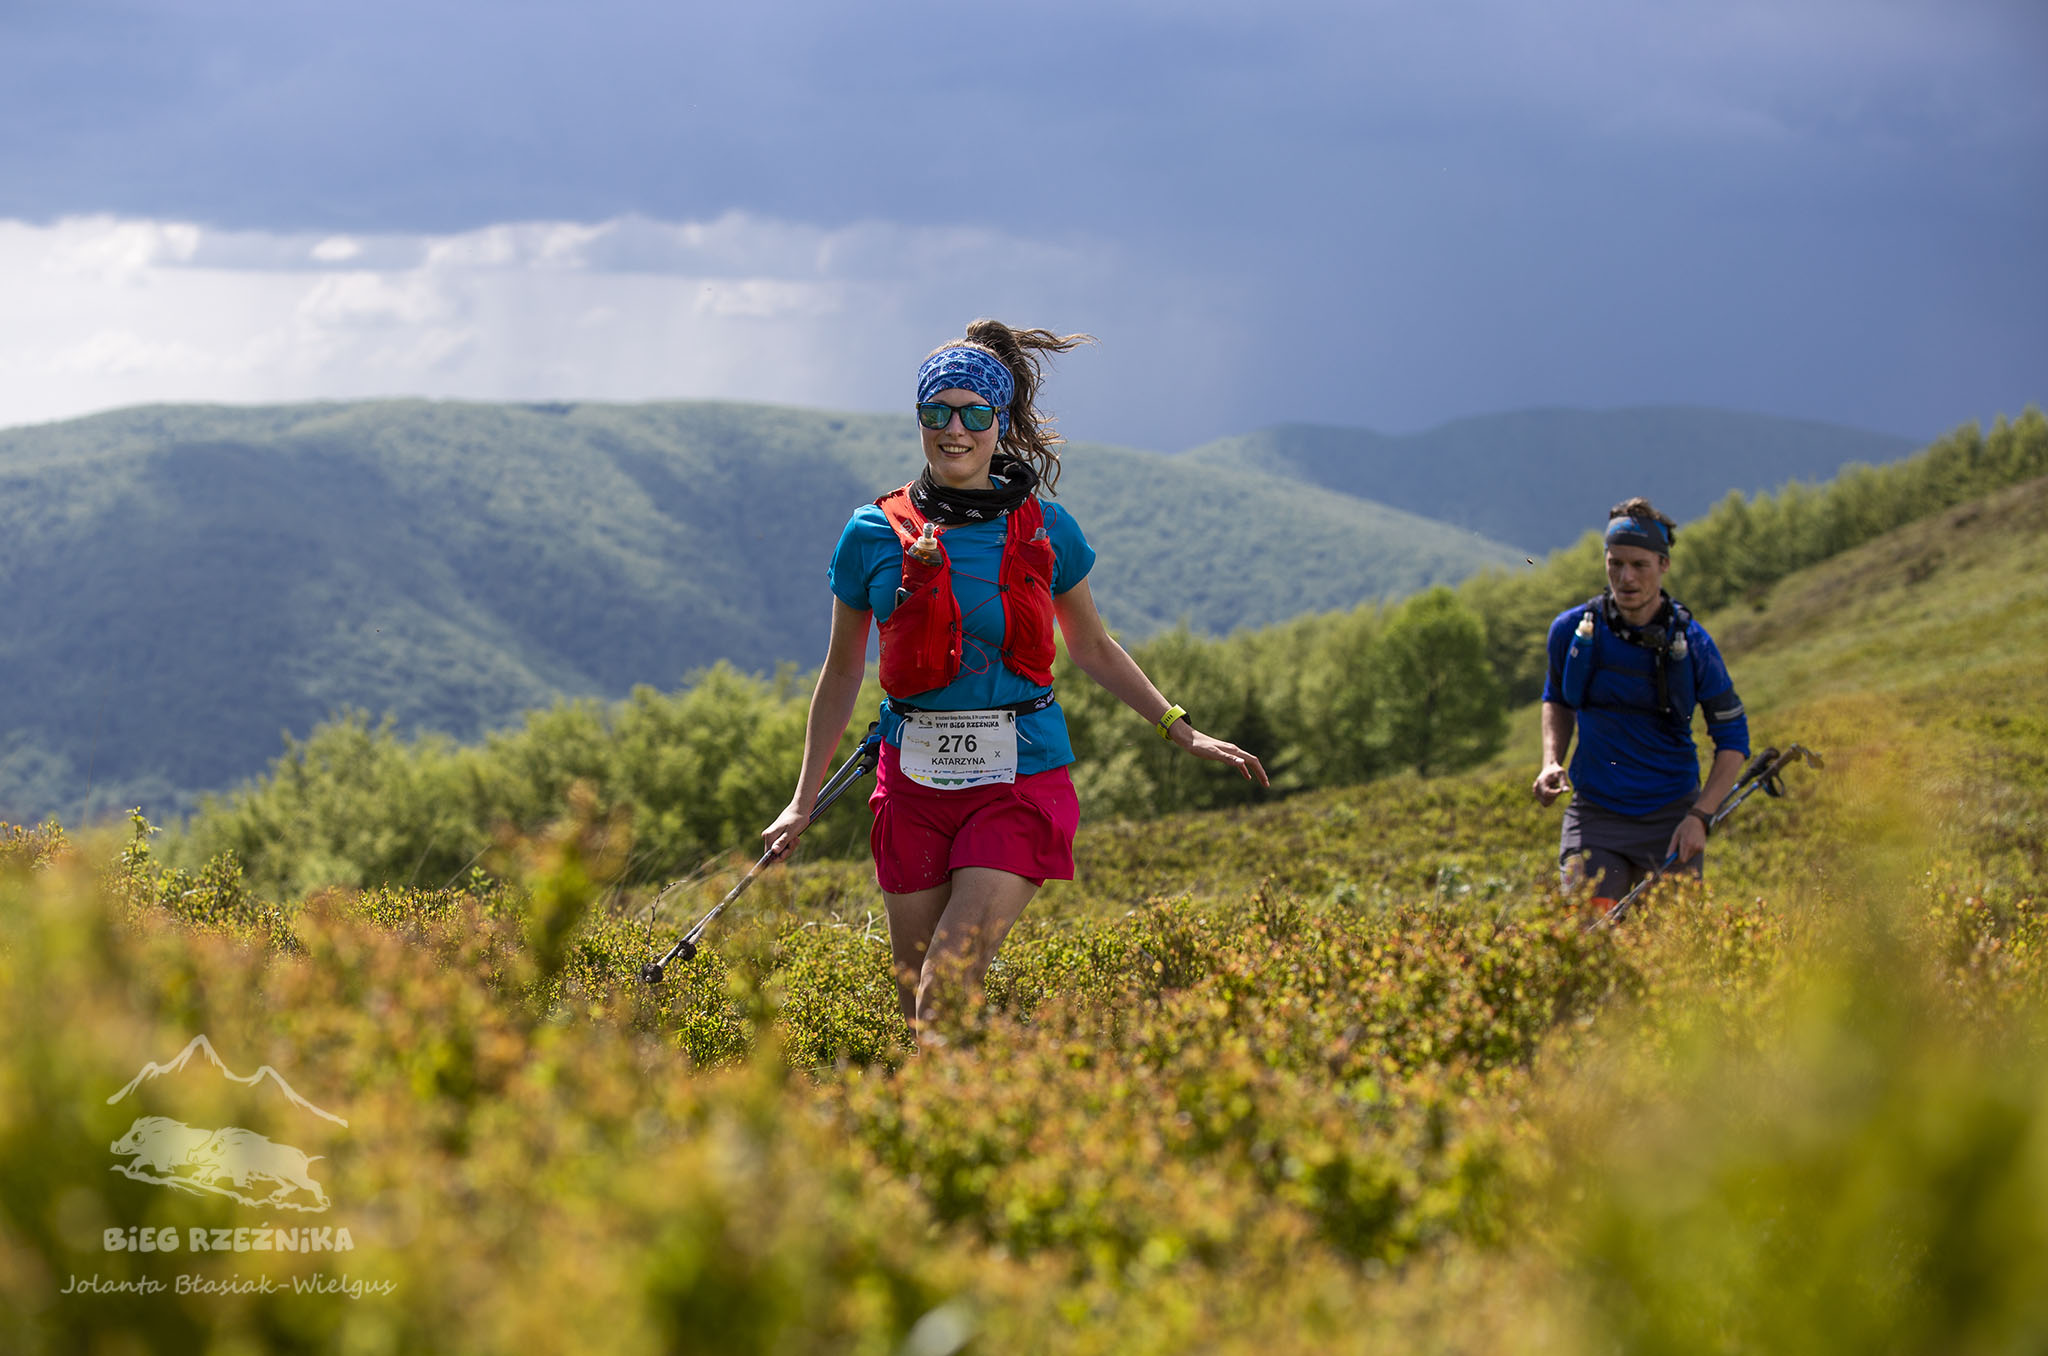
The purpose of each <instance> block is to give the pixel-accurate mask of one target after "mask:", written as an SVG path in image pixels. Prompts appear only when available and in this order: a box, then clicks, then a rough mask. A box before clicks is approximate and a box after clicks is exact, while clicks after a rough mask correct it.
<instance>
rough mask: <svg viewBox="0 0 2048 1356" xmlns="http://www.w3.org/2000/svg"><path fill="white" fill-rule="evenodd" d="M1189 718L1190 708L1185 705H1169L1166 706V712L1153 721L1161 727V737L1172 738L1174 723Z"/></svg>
mask: <svg viewBox="0 0 2048 1356" xmlns="http://www.w3.org/2000/svg"><path fill="white" fill-rule="evenodd" d="M1187 718H1188V709H1187V708H1186V707H1185V706H1169V707H1167V708H1166V714H1165V715H1163V716H1161V717H1160V718H1159V719H1158V720H1156V721H1154V722H1153V723H1154V724H1155V725H1157V726H1158V727H1159V737H1160V738H1161V739H1172V738H1173V733H1172V731H1173V723H1174V722H1175V721H1177V720H1186V719H1187Z"/></svg>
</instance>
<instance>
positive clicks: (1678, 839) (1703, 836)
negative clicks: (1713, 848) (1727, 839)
mask: <svg viewBox="0 0 2048 1356" xmlns="http://www.w3.org/2000/svg"><path fill="white" fill-rule="evenodd" d="M1706 850H1707V826H1706V825H1705V824H1703V823H1701V822H1700V817H1699V816H1698V815H1694V814H1688V815H1687V816H1686V817H1685V818H1684V819H1683V820H1681V821H1680V822H1679V825H1678V827H1677V828H1676V829H1674V830H1673V831H1672V834H1671V845H1670V846H1669V847H1667V848H1665V849H1664V853H1665V855H1666V856H1676V857H1677V858H1678V864H1679V865H1680V866H1684V865H1685V864H1686V863H1687V862H1689V861H1691V860H1692V859H1693V858H1695V857H1697V856H1699V855H1700V854H1701V853H1702V852H1705V851H1706Z"/></svg>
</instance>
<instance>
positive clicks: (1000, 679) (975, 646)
mask: <svg viewBox="0 0 2048 1356" xmlns="http://www.w3.org/2000/svg"><path fill="white" fill-rule="evenodd" d="M1040 507H1041V508H1042V509H1043V510H1044V512H1045V533H1046V537H1047V538H1048V539H1049V540H1050V541H1051V542H1052V555H1053V570H1052V591H1053V595H1054V596H1055V597H1057V596H1058V595H1060V594H1062V593H1065V592H1066V591H1067V590H1068V589H1070V588H1072V587H1074V585H1076V584H1078V583H1080V582H1081V581H1082V580H1084V579H1086V578H1087V577H1088V572H1089V571H1090V570H1092V569H1094V568H1095V549H1094V548H1093V547H1091V546H1090V545H1089V544H1088V539H1087V538H1086V537H1084V536H1082V535H1081V527H1080V525H1079V524H1078V523H1076V522H1075V521H1074V515H1073V514H1071V513H1069V512H1067V511H1066V510H1065V509H1063V508H1061V507H1060V506H1059V505H1058V504H1056V503H1053V502H1052V501H1050V500H1042V501H1040ZM1009 526H1010V525H1009V521H1008V515H1004V516H1003V517H999V518H997V519H995V520H994V521H992V522H986V523H963V524H961V525H960V526H958V527H949V528H947V529H946V530H945V532H944V534H943V540H944V542H945V544H946V556H947V558H948V559H949V560H951V561H952V563H953V596H954V597H955V598H957V599H959V601H960V627H961V631H962V637H961V643H960V675H959V677H957V678H955V679H954V680H953V681H952V682H951V683H948V684H947V685H946V686H944V687H942V688H937V689H935V690H933V691H931V692H920V693H918V694H917V698H916V704H917V705H918V706H922V707H926V708H928V709H930V710H934V711H985V710H989V709H991V708H993V707H998V706H1009V705H1011V704H1013V703H1016V702H1026V701H1030V700H1031V699H1032V698H1034V697H1036V696H1039V695H1040V694H1041V693H1043V692H1045V691H1046V690H1047V689H1045V688H1043V687H1040V686H1039V685H1038V684H1036V683H1034V682H1032V681H1031V680H1030V679H1029V678H1025V677H1022V676H1020V675H1018V674H1015V673H1012V672H1011V671H1010V670H1009V669H1007V668H1005V667H1004V666H1003V660H1002V655H1001V650H1002V647H1003V604H1002V599H1001V597H1000V596H999V595H998V594H997V592H996V577H997V572H998V571H999V570H1000V569H1001V568H1002V561H1003V539H1004V537H1005V536H1006V535H1007V534H1008V532H1009ZM826 577H827V578H828V579H829V580H830V581H831V584H832V593H833V596H835V597H837V598H838V599H839V601H841V602H843V603H845V604H846V605H847V606H848V607H858V608H865V609H868V610H870V611H872V612H873V613H874V614H875V620H876V621H877V622H878V623H879V622H884V621H887V620H888V619H889V614H890V613H892V612H894V611H895V610H896V590H897V588H898V587H900V586H901V585H902V583H903V543H902V541H901V539H900V538H898V537H897V535H896V529H895V528H893V527H891V526H890V525H889V519H888V517H887V515H885V514H884V513H883V512H882V510H881V509H880V508H879V507H877V506H876V505H874V504H866V505H863V506H862V507H861V508H859V509H857V510H855V512H854V515H853V517H852V518H851V519H849V520H848V521H847V524H846V530H845V531H844V532H842V533H840V535H839V545H838V547H837V549H835V550H834V551H833V552H832V564H831V567H830V568H829V569H828V570H827V571H826ZM902 731H903V718H902V717H901V716H899V715H896V714H895V713H894V712H892V711H891V710H890V709H889V708H888V707H887V706H884V707H883V708H882V738H883V739H885V740H887V741H888V742H889V743H891V744H895V745H898V746H901V744H902V742H903V735H902ZM1073 761H1074V749H1073V745H1072V744H1071V743H1069V742H1068V740H1067V719H1066V717H1065V716H1064V715H1062V714H1061V713H1060V708H1059V704H1058V703H1057V702H1055V703H1054V704H1053V705H1051V706H1048V707H1046V708H1045V709H1044V710H1043V711H1033V712H1031V713H1029V714H1028V715H1022V716H1019V717H1018V718H1017V774H1018V775H1019V776H1029V775H1031V774H1032V773H1034V772H1046V771H1049V770H1051V769H1053V768H1056V767H1065V766H1066V765H1067V764H1068V763H1071V762H1073Z"/></svg>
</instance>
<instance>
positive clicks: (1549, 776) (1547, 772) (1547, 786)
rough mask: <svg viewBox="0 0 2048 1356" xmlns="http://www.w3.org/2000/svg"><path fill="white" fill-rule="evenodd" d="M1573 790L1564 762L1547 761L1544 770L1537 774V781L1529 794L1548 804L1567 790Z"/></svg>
mask: <svg viewBox="0 0 2048 1356" xmlns="http://www.w3.org/2000/svg"><path fill="white" fill-rule="evenodd" d="M1569 790H1571V782H1570V780H1569V779H1568V778H1566V776H1565V773H1564V764H1562V763H1545V764H1544V765H1543V771H1541V772H1539V773H1537V774H1536V782H1535V784H1534V785H1533V786H1531V787H1530V788H1529V794H1530V795H1532V796H1534V797H1536V799H1537V800H1538V801H1539V802H1540V803H1542V804H1544V805H1548V804H1550V803H1551V802H1552V801H1554V800H1556V799H1557V798H1558V797H1559V796H1561V795H1563V794H1564V793H1565V792H1567V791H1569Z"/></svg>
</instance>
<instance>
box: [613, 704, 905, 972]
mask: <svg viewBox="0 0 2048 1356" xmlns="http://www.w3.org/2000/svg"><path fill="white" fill-rule="evenodd" d="M881 754H882V736H881V733H880V731H879V729H878V728H877V727H876V726H875V725H870V726H868V733H867V737H866V738H864V739H862V740H861V741H860V745H859V747H857V748H855V749H854V751H853V754H852V756H851V757H849V758H848V759H847V760H846V761H845V762H843V763H841V764H840V765H839V770H838V771H837V772H835V773H833V774H832V777H831V779H830V780H829V781H827V782H826V783H825V784H824V785H823V786H821V787H819V788H818V798H817V799H816V800H815V801H813V802H812V803H811V816H810V818H808V819H806V820H805V821H804V828H805V829H809V828H810V827H811V825H813V824H815V823H817V822H818V819H819V817H820V816H821V815H823V814H824V813H825V811H827V810H829V809H831V808H832V802H833V801H835V800H838V799H839V797H840V795H841V794H842V793H844V792H845V790H846V788H848V787H849V786H852V785H853V784H854V783H855V782H857V781H859V780H860V779H861V778H862V777H864V776H866V775H867V774H868V773H870V772H873V771H874V770H875V763H876V761H877V760H878V759H880V757H881ZM781 846H782V841H781V840H780V839H777V840H776V841H775V842H774V843H773V844H771V845H770V846H769V848H768V850H767V851H766V852H764V853H762V854H761V858H760V860H759V861H757V862H755V863H754V864H753V865H752V866H750V867H748V868H747V874H746V875H744V876H741V877H740V880H739V884H737V885H735V886H733V887H732V889H730V890H728V891H727V892H726V895H725V898H724V899H721V900H719V901H718V903H716V904H714V905H712V907H711V912H709V913H707V914H705V915H704V916H703V917H702V918H699V919H698V920H697V923H696V926H694V927H692V928H691V929H690V930H689V931H688V932H686V933H684V934H683V935H682V936H681V937H680V938H678V939H677V940H676V944H675V945H674V946H672V947H670V948H669V949H668V950H667V951H665V952H663V953H662V954H661V956H660V957H658V958H657V959H655V960H651V961H649V962H647V964H645V965H643V966H641V967H640V979H641V981H642V982H643V983H647V984H659V983H661V976H662V972H663V971H664V970H666V969H668V966H669V962H670V961H675V960H681V961H684V962H689V961H693V960H695V959H696V958H697V941H698V939H699V938H701V937H702V936H703V935H704V930H705V929H706V928H708V927H710V926H711V924H712V921H713V920H714V919H716V918H717V917H718V915H720V914H722V913H724V912H725V910H726V906H727V905H729V904H731V903H732V902H733V901H734V900H735V899H738V898H739V897H740V896H741V895H742V894H744V893H746V889H747V887H748V886H749V885H752V884H753V883H754V877H756V876H758V875H760V874H761V870H762V868H763V867H765V866H767V865H768V863H770V862H772V861H774V860H775V851H776V849H777V848H779V847H781ZM677 884H681V882H680V881H679V882H677ZM671 888H673V887H671ZM661 893H662V894H667V893H668V890H666V889H664V890H663V891H662V892H661ZM655 898H656V901H657V902H659V900H660V896H659V895H657V896H656V897H655Z"/></svg>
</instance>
